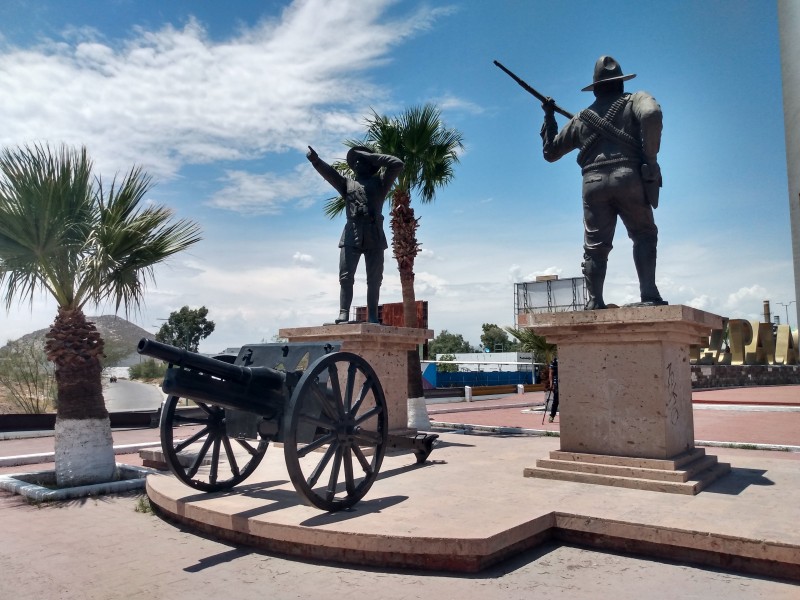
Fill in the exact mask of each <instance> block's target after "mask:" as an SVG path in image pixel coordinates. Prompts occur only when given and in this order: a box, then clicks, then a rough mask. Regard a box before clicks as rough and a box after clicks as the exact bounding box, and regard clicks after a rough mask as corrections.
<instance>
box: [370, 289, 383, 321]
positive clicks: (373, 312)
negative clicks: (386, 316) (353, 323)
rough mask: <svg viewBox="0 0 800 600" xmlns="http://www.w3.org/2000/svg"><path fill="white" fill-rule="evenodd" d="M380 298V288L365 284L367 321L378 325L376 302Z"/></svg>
mask: <svg viewBox="0 0 800 600" xmlns="http://www.w3.org/2000/svg"><path fill="white" fill-rule="evenodd" d="M380 297H381V286H380V285H376V284H374V283H368V284H367V321H369V322H370V323H378V324H380V322H381V321H380V319H379V318H378V302H379V300H380Z"/></svg>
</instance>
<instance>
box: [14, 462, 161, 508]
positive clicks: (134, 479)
mask: <svg viewBox="0 0 800 600" xmlns="http://www.w3.org/2000/svg"><path fill="white" fill-rule="evenodd" d="M117 470H118V471H119V475H120V479H119V480H117V481H109V482H104V483H96V484H93V485H82V486H77V487H71V488H62V489H52V488H50V487H47V486H46V485H45V484H46V483H48V482H50V481H54V480H55V471H38V472H33V473H14V474H11V475H0V489H2V490H6V491H9V492H12V493H14V494H19V495H20V496H25V497H26V498H28V499H29V500H33V501H35V502H51V501H55V500H70V499H72V498H84V497H86V496H101V495H103V494H119V493H122V492H129V491H132V490H141V489H144V487H145V478H146V477H147V476H148V475H150V474H153V473H157V472H158V471H156V470H155V469H148V468H145V467H137V466H133V465H124V464H122V463H117Z"/></svg>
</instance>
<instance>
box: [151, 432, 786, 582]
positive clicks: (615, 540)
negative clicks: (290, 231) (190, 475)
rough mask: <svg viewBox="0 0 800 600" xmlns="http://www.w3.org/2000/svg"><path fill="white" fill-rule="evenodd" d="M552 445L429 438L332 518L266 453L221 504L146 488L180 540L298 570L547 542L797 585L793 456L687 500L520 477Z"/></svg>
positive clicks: (481, 558)
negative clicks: (207, 542) (189, 538)
mask: <svg viewBox="0 0 800 600" xmlns="http://www.w3.org/2000/svg"><path fill="white" fill-rule="evenodd" d="M558 445H559V440H558V439H557V438H549V437H504V438H503V437H488V436H486V437H485V436H479V435H459V434H442V435H441V443H440V444H439V446H438V447H437V448H436V449H435V450H434V451H433V454H431V456H430V459H429V461H428V462H427V463H426V464H424V465H421V466H417V465H416V464H415V459H414V456H413V455H412V454H388V455H387V456H386V459H385V460H384V462H383V466H382V468H381V472H380V476H379V478H378V480H377V481H376V482H375V484H374V485H373V487H372V489H371V490H370V492H369V493H368V494H367V496H366V497H365V498H364V499H363V500H362V501H361V502H359V503H358V504H356V506H355V507H354V508H353V509H352V510H350V511H347V512H340V513H332V514H331V513H324V512H321V511H319V510H317V509H315V508H312V507H308V506H305V505H304V504H302V502H301V498H300V496H298V495H297V494H296V492H295V491H294V487H293V486H292V485H291V483H290V481H289V476H288V473H287V471H286V466H285V463H284V459H283V452H282V449H281V448H279V447H276V448H270V449H269V450H268V451H267V455H266V457H265V459H264V461H263V463H262V465H261V466H259V468H258V470H257V471H256V472H255V473H254V474H253V475H252V476H251V477H250V478H249V479H248V480H246V481H245V482H243V483H242V484H240V485H239V486H237V487H236V488H234V489H233V490H230V491H228V492H225V493H216V494H204V493H200V492H198V491H196V490H194V489H191V488H189V487H186V486H184V485H183V484H181V483H180V482H179V481H178V480H177V479H175V478H174V477H173V476H172V475H168V474H164V475H151V476H149V477H148V479H147V492H148V495H149V497H150V499H151V502H152V503H153V504H154V505H155V507H156V509H157V510H158V511H159V512H160V513H161V514H163V515H164V516H166V517H168V518H170V519H173V520H176V521H178V522H181V523H183V524H185V525H186V526H188V527H190V528H194V529H195V530H197V531H200V532H204V533H208V534H212V535H214V536H218V537H220V538H223V539H227V540H231V541H234V542H237V543H244V544H248V545H252V546H256V547H259V548H262V549H264V550H267V551H269V552H274V553H278V554H282V555H289V556H296V557H300V558H303V559H311V560H319V561H334V562H344V563H350V564H360V565H373V566H381V567H412V568H420V569H431V570H443V571H453V572H475V571H479V570H481V569H483V568H485V567H487V566H489V565H491V564H494V563H497V562H499V561H501V560H503V559H504V558H506V557H509V556H511V555H514V554H516V553H519V552H521V551H523V550H525V549H528V548H532V547H535V546H537V545H539V544H541V543H542V542H544V541H546V540H550V539H556V540H562V541H565V542H569V543H578V544H583V545H588V546H593V547H597V548H604V549H613V550H619V551H624V552H629V553H633V554H641V555H647V556H656V557H660V558H668V559H673V560H677V561H681V562H691V563H696V564H703V565H708V566H712V567H717V568H722V569H729V570H734V571H741V572H747V573H752V574H763V575H769V576H771V577H780V578H786V579H793V580H798V581H800V529H798V527H797V523H798V522H800V503H798V502H796V500H795V499H796V498H797V497H798V495H800V469H798V468H797V465H798V462H797V460H796V457H795V456H793V455H791V454H789V453H781V452H774V453H762V452H758V453H753V455H752V456H743V455H742V454H741V453H739V454H736V455H735V460H734V461H732V462H734V464H735V466H734V467H733V468H732V469H731V472H730V474H729V475H728V476H727V477H725V478H723V479H720V480H718V481H716V482H714V483H712V484H711V485H709V486H708V487H707V488H706V490H705V491H704V492H703V493H702V494H699V495H684V494H664V493H659V492H656V491H648V490H642V489H628V488H621V487H614V486H598V485H590V484H586V483H581V482H576V481H562V480H549V479H537V478H526V477H523V471H524V469H525V468H526V467H527V466H528V465H529V464H530V462H531V458H532V457H537V456H542V455H546V454H549V453H551V452H554V451H558ZM730 452H735V451H730ZM725 453H726V450H725V449H719V456H720V459H722V460H730V458H728V457H726V455H725Z"/></svg>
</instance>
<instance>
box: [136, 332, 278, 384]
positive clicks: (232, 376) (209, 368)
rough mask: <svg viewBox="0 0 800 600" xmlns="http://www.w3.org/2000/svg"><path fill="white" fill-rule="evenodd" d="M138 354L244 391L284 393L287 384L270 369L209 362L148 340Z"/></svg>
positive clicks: (140, 344)
mask: <svg viewBox="0 0 800 600" xmlns="http://www.w3.org/2000/svg"><path fill="white" fill-rule="evenodd" d="M136 350H137V352H138V353H139V354H144V355H145V356H152V357H153V358H158V359H159V360H163V361H166V362H168V363H170V364H171V365H172V366H174V367H180V368H181V369H189V370H191V371H199V372H200V373H205V374H206V375H211V376H212V377H217V378H219V379H222V380H223V381H226V382H230V383H232V384H239V385H240V386H242V389H250V388H251V387H252V386H253V385H255V386H256V387H257V388H261V389H263V388H267V389H272V390H280V389H281V388H282V387H283V383H284V381H285V380H286V374H285V373H284V372H282V371H277V370H275V369H270V368H269V367H239V366H237V365H231V364H229V363H226V362H224V361H221V360H218V359H216V358H209V357H208V356H203V355H202V354H197V353H196V352H189V351H188V350H183V349H181V348H176V347H175V346H170V345H169V344H162V343H161V342H156V341H153V340H148V339H147V338H142V339H141V340H139V344H138V345H137V347H136ZM166 383H167V379H165V385H166ZM164 391H165V392H166V391H167V390H166V389H165V390H164ZM187 395H188V394H187ZM190 397H191V396H190ZM206 399H208V398H206Z"/></svg>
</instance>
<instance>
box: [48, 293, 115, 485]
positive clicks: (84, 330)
mask: <svg viewBox="0 0 800 600" xmlns="http://www.w3.org/2000/svg"><path fill="white" fill-rule="evenodd" d="M46 338H47V342H46V344H45V350H46V352H47V357H48V359H49V360H51V361H52V362H53V363H54V364H55V366H56V368H55V377H56V386H57V389H58V394H57V398H56V428H55V463H56V484H57V485H58V487H74V486H78V485H88V484H92V483H100V482H105V481H112V480H113V479H115V477H116V462H115V459H114V447H113V439H112V437H111V423H110V421H109V418H108V411H107V410H106V407H105V401H104V399H103V384H102V379H101V371H102V368H101V365H100V356H101V355H102V353H103V340H102V338H101V337H100V333H99V332H98V331H97V329H96V328H95V326H94V324H93V323H90V322H88V321H87V320H86V317H85V316H84V314H83V311H81V310H80V309H64V308H61V309H59V311H58V316H57V317H56V320H55V322H54V323H53V326H52V327H51V328H50V331H49V332H48V333H47V336H46Z"/></svg>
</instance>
